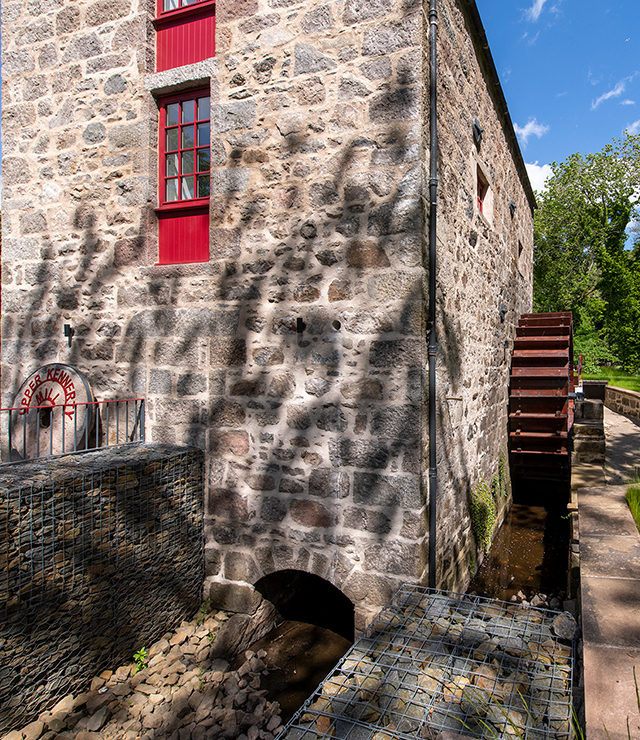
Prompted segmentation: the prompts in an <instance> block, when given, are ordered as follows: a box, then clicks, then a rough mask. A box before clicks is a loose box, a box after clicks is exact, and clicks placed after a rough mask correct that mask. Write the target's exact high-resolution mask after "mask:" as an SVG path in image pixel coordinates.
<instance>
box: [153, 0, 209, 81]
mask: <svg viewBox="0 0 640 740" xmlns="http://www.w3.org/2000/svg"><path fill="white" fill-rule="evenodd" d="M153 24H154V26H155V29H156V70H157V71H158V72H162V71H164V70H165V69H173V68H174V67H181V66H183V65H185V64H194V63H195V62H201V61H202V60H203V59H209V58H210V57H212V56H215V52H216V43H215V30H216V4H215V0H158V6H157V16H156V18H155V19H154V21H153Z"/></svg>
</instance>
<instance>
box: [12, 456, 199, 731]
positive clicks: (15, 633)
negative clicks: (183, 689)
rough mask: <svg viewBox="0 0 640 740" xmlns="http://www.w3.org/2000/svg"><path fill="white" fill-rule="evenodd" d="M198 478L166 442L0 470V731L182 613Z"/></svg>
mask: <svg viewBox="0 0 640 740" xmlns="http://www.w3.org/2000/svg"><path fill="white" fill-rule="evenodd" d="M202 486H203V464H202V453H201V452H200V451H198V450H194V449H188V448H178V447H174V446H146V445H141V446H136V447H129V448H126V447H125V448H123V447H120V448H112V449H110V450H106V451H100V452H95V453H87V454H84V455H75V456H67V457H63V458H59V459H55V460H48V461H41V462H38V463H31V464H20V465H4V466H2V467H1V468H0V532H2V540H1V541H0V565H1V570H2V580H1V581H0V647H1V650H2V658H1V663H0V732H2V731H6V730H10V729H12V728H15V727H20V726H22V725H24V724H25V723H26V722H27V721H29V720H30V719H31V718H33V717H35V716H36V715H37V714H38V712H40V711H42V710H43V709H46V708H47V707H50V706H51V705H52V704H54V703H55V701H57V700H58V699H59V698H60V697H62V696H64V695H66V694H68V693H69V692H75V691H76V690H78V689H84V688H85V687H86V684H87V682H88V681H89V680H90V679H91V678H92V677H93V676H94V675H95V674H96V673H98V672H99V671H100V670H102V669H104V668H109V667H112V666H114V665H118V664H120V663H123V662H125V661H128V660H131V656H132V654H133V652H134V651H135V650H137V649H139V648H141V647H142V646H144V645H150V644H151V643H152V642H153V641H154V640H157V639H158V638H159V637H160V636H161V635H162V634H163V633H164V632H166V631H167V630H168V629H170V628H173V627H175V626H176V625H177V624H178V623H179V622H180V621H181V620H182V619H185V618H187V617H189V616H191V615H192V614H193V612H194V611H195V609H196V608H197V607H198V604H199V603H200V600H201V594H202V580H203V546H202V507H203V492H202Z"/></svg>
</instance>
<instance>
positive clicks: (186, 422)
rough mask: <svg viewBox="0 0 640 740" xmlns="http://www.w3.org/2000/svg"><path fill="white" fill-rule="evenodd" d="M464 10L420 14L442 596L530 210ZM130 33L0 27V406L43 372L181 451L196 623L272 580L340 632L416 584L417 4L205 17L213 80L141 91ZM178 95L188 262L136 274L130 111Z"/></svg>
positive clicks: (420, 160)
mask: <svg viewBox="0 0 640 740" xmlns="http://www.w3.org/2000/svg"><path fill="white" fill-rule="evenodd" d="M469 5H470V3H469V2H468V0H460V1H459V2H456V1H455V0H443V1H442V2H441V3H440V13H441V18H440V30H439V42H438V45H439V55H440V60H441V61H440V69H439V73H438V93H439V96H440V109H439V110H440V113H439V123H440V130H441V134H440V137H441V138H440V151H439V177H440V191H439V193H440V194H439V222H438V251H439V256H438V260H439V269H438V275H437V280H438V316H439V319H438V322H439V323H438V336H439V355H438V388H439V390H438V401H437V403H438V409H437V412H438V419H439V441H438V456H439V475H440V479H439V490H438V496H439V501H440V503H439V512H438V521H439V526H438V531H439V540H438V550H439V556H438V563H439V572H438V582H439V584H440V585H441V586H443V587H450V588H460V587H462V586H463V585H464V584H465V583H466V581H467V580H468V578H469V575H470V573H469V570H470V563H475V562H477V558H476V556H475V550H476V546H475V542H474V539H473V537H472V534H471V530H470V524H469V515H468V507H467V494H468V490H469V488H470V487H471V486H473V485H475V484H476V483H477V482H478V480H479V479H480V478H481V477H486V478H491V477H492V476H493V475H495V474H496V473H497V467H498V461H499V453H500V451H501V450H502V451H506V408H507V383H508V373H507V368H508V363H509V357H510V351H511V340H512V337H513V334H514V331H515V329H514V327H515V324H516V323H517V319H518V315H519V313H520V312H521V311H523V310H526V309H528V308H529V305H530V292H531V259H532V258H531V252H532V226H531V224H532V221H531V208H530V204H529V202H528V200H527V192H530V190H529V191H528V190H527V187H528V185H526V184H525V183H524V181H523V179H522V168H521V169H518V167H517V166H516V163H515V162H516V160H517V158H518V157H519V156H520V155H519V153H517V152H515V151H514V150H513V147H512V144H511V143H510V141H511V140H510V139H509V137H508V135H507V133H508V131H509V130H510V129H509V126H510V123H509V121H508V120H506V119H505V116H504V112H503V111H502V110H501V108H500V105H499V103H500V101H499V100H498V99H497V98H496V95H495V91H494V89H493V82H492V81H491V76H490V74H489V73H488V71H487V70H488V67H487V62H486V59H485V56H484V52H483V50H482V48H481V44H480V43H479V42H478V38H477V32H476V31H475V30H474V27H473V24H472V23H471V22H470V15H469V8H468V6H469ZM152 13H153V8H152V3H150V2H149V3H141V2H139V0H126V1H125V2H122V3H120V2H118V3H110V4H109V5H108V6H107V5H106V4H104V2H103V0H93V2H91V1H90V0H80V1H79V2H78V3H77V4H76V5H74V8H73V9H69V8H66V7H63V5H62V3H61V2H60V4H57V2H56V0H54V2H53V3H49V4H47V5H43V4H41V3H39V2H37V1H36V0H31V2H28V3H26V4H25V3H17V2H15V3H12V2H9V3H7V4H5V6H3V19H2V20H3V23H4V24H5V25H4V26H3V34H4V36H3V46H4V50H3V54H4V57H3V59H5V62H3V106H2V114H3V127H4V128H3V132H6V133H3V148H4V158H3V168H4V169H3V172H4V173H5V180H4V185H3V193H2V197H3V214H4V215H3V231H4V234H5V244H4V249H3V314H4V316H3V339H2V342H3V349H2V352H3V363H4V372H3V394H4V395H3V399H4V403H5V404H6V403H8V402H10V400H11V396H12V393H13V392H14V391H15V388H16V387H17V384H18V383H19V380H20V378H21V377H24V375H25V374H26V372H27V371H28V370H31V369H33V368H35V367H36V366H38V365H39V364H42V363H44V362H47V361H54V360H56V361H60V362H67V363H69V364H72V365H77V366H78V367H79V369H80V370H81V371H83V372H84V373H85V374H86V375H87V376H88V377H89V379H90V380H91V382H92V384H93V387H94V391H95V393H96V395H97V396H98V397H99V398H104V397H113V396H116V395H120V396H122V395H126V394H129V393H135V394H136V395H140V396H145V397H146V398H147V403H148V406H147V409H148V413H147V419H148V429H147V434H148V437H147V438H148V439H152V440H154V441H157V442H164V441H166V442H172V443H189V444H195V445H197V446H198V447H200V448H201V449H203V450H204V451H205V454H206V481H207V496H206V511H205V536H206V547H205V559H206V590H207V592H210V593H211V595H212V597H213V598H214V599H215V600H216V601H217V603H219V604H220V605H221V606H223V607H226V608H236V609H238V610H249V611H250V610H251V609H252V608H254V606H255V603H256V594H255V593H254V591H253V584H255V583H256V582H257V580H258V579H259V578H260V577H262V576H263V575H266V574H268V573H271V572H273V571H275V570H281V569H288V568H293V569H298V570H304V571H307V572H311V573H314V574H316V575H319V576H321V577H323V578H325V579H327V580H329V581H330V582H331V583H333V584H334V585H336V586H337V587H338V588H340V589H341V590H342V591H343V592H344V593H345V594H346V595H347V596H348V597H349V598H350V599H351V600H352V601H353V603H354V604H355V607H356V618H357V624H358V628H361V627H363V626H364V625H365V624H366V622H367V619H368V616H369V615H371V614H373V613H375V612H376V611H377V610H378V609H379V608H380V606H381V605H382V604H384V603H385V602H386V601H387V599H388V598H389V597H390V595H391V594H392V593H393V591H394V590H395V588H396V586H397V585H398V584H399V583H401V582H405V581H410V582H424V581H425V580H426V578H427V576H428V574H427V572H426V563H427V561H428V547H429V542H428V536H427V533H426V532H427V530H426V518H427V514H428V512H427V507H426V505H425V502H426V501H427V500H428V480H427V474H426V468H425V466H426V464H427V463H426V462H425V461H426V460H427V459H428V454H427V453H428V450H427V438H426V418H427V412H428V409H427V388H426V385H427V384H426V377H425V376H426V364H427V358H426V339H427V327H426V316H427V306H426V301H425V286H426V279H427V271H426V269H425V252H426V233H427V223H426V219H425V214H424V202H425V194H426V186H425V183H426V182H427V180H428V172H427V171H426V168H428V155H429V152H428V124H429V121H428V108H427V106H426V101H427V98H428V84H427V81H428V71H429V70H428V55H427V51H428V48H427V33H428V22H427V20H426V13H425V8H424V7H423V3H420V2H416V1H415V0H375V2H367V3H362V2H359V0H358V1H357V0H329V1H328V2H326V3H320V4H318V3H315V2H311V0H300V1H296V0H243V1H242V2H239V1H236V2H220V3H219V4H218V7H217V9H216V23H217V27H216V54H217V56H216V58H215V59H210V60H206V61H204V62H201V63H198V64H195V65H190V66H188V67H182V68H179V69H176V70H169V71H166V72H162V73H159V74H156V73H154V59H153V27H152V25H151V24H150V18H151V17H152ZM474 39H475V40H474ZM36 81H37V84H36ZM203 81H208V82H209V84H210V86H211V101H212V103H211V106H212V108H211V119H212V132H213V142H212V162H213V165H214V169H213V172H212V177H211V189H212V193H213V195H212V198H211V207H210V223H211V229H210V261H209V262H208V263H204V264H199V265H180V266H158V265H155V264H154V262H155V261H156V259H157V244H156V239H157V223H156V218H155V214H154V211H153V207H154V206H155V203H156V172H157V154H156V143H155V142H156V137H157V128H156V127H157V104H156V103H155V99H156V97H157V96H158V95H160V94H164V93H166V92H169V91H172V90H178V89H184V88H187V87H189V86H194V87H195V86H197V85H201V84H202V82H203ZM474 117H477V118H478V119H479V120H480V121H481V123H482V125H483V126H484V128H485V138H484V140H483V143H482V145H481V147H480V149H479V150H478V149H477V147H476V146H475V145H474V143H473V139H472V131H471V122H472V119H473V118H474ZM478 166H480V167H481V168H482V172H483V176H484V177H485V179H486V180H487V181H488V183H489V185H490V196H491V197H490V199H491V209H490V210H491V211H492V212H491V213H489V209H488V206H489V204H487V209H488V210H487V212H486V214H485V215H482V214H480V213H479V212H478V211H477V208H476V207H475V206H474V203H475V187H476V180H477V167H478ZM511 199H513V200H514V202H515V204H516V210H515V212H514V213H515V215H513V216H512V215H511V212H510V208H509V201H510V200H511ZM502 303H504V304H505V306H506V314H504V315H503V319H504V320H501V318H500V312H499V309H500V305H501V304H502ZM64 323H70V324H72V325H73V326H74V328H75V329H76V335H75V337H74V340H73V342H72V345H71V347H68V346H67V343H66V339H65V338H64V336H63V333H62V325H63V324H64ZM505 343H506V344H505Z"/></svg>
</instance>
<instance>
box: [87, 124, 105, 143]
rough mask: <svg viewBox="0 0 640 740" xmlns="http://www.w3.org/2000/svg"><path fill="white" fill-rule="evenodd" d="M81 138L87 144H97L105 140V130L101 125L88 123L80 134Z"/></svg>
mask: <svg viewBox="0 0 640 740" xmlns="http://www.w3.org/2000/svg"><path fill="white" fill-rule="evenodd" d="M82 138H83V139H84V140H85V142H86V143H87V144H98V143H100V142H101V141H104V140H105V139H106V138H107V130H106V128H105V127H104V124H103V123H100V122H97V123H90V124H89V125H88V126H87V127H86V128H85V130H84V131H83V132H82Z"/></svg>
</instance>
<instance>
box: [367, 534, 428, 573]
mask: <svg viewBox="0 0 640 740" xmlns="http://www.w3.org/2000/svg"><path fill="white" fill-rule="evenodd" d="M364 563H365V568H366V569H367V570H376V571H378V572H381V573H390V574H393V575H398V576H407V577H408V578H410V579H416V578H419V577H420V573H421V572H422V568H421V566H420V550H419V549H418V548H416V547H415V545H414V544H413V543H411V544H408V543H401V542H385V543H383V544H375V545H370V546H369V547H367V548H366V550H365V557H364Z"/></svg>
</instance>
